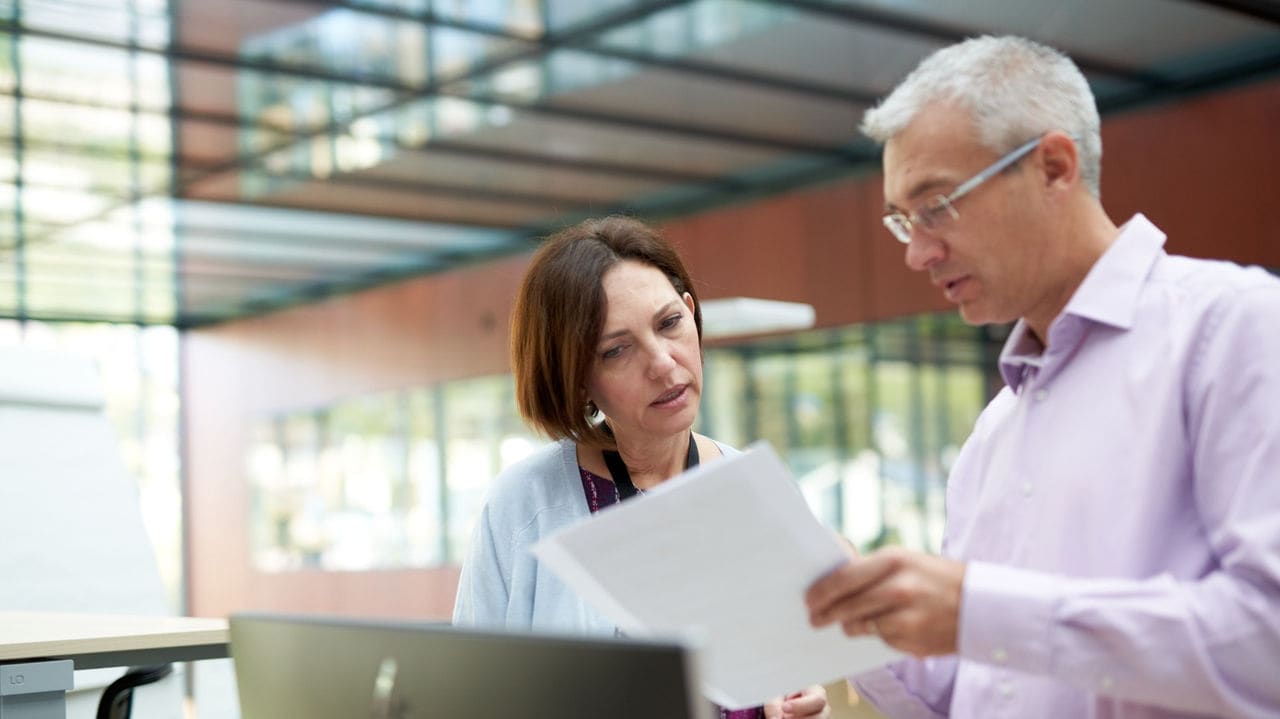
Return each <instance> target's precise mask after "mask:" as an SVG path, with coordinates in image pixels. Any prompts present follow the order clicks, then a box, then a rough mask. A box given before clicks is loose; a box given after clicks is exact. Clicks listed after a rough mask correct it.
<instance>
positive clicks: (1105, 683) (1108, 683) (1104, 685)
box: [1098, 677, 1116, 689]
mask: <svg viewBox="0 0 1280 719" xmlns="http://www.w3.org/2000/svg"><path fill="white" fill-rule="evenodd" d="M1098 684H1099V685H1101V687H1102V688H1103V689H1110V688H1111V687H1113V686H1115V685H1116V683H1115V682H1113V681H1111V677H1103V678H1102V681H1100V682H1098Z"/></svg>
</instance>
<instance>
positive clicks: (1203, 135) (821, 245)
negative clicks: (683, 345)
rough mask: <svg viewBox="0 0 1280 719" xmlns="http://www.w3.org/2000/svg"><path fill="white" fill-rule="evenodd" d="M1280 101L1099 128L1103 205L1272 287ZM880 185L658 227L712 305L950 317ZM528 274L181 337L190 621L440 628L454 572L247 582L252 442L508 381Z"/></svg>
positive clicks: (464, 275) (415, 286) (852, 315)
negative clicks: (350, 410)
mask: <svg viewBox="0 0 1280 719" xmlns="http://www.w3.org/2000/svg"><path fill="white" fill-rule="evenodd" d="M1278 123H1280V81H1272V82H1269V83H1264V84H1258V85H1253V86H1249V87H1244V88H1240V89H1236V90H1233V91H1230V92H1226V93H1221V94H1218V95H1213V96H1206V97H1201V98H1197V99H1194V100H1190V101H1186V102H1182V103H1179V104H1171V105H1165V106H1160V107H1154V108H1148V109H1144V110H1141V111H1136V112H1133V113H1130V114H1126V115H1123V116H1118V117H1114V118H1110V119H1108V121H1107V123H1106V124H1105V126H1104V147H1105V152H1106V155H1105V160H1104V163H1103V166H1104V171H1103V197H1104V204H1105V205H1106V206H1107V208H1108V211H1109V212H1110V214H1111V216H1112V217H1113V218H1114V219H1116V220H1117V221H1123V220H1124V219H1126V218H1127V217H1129V216H1130V215H1131V214H1132V213H1133V212H1134V211H1136V210H1142V211H1143V212H1145V213H1147V214H1148V215H1149V216H1150V217H1151V218H1152V219H1153V220H1154V221H1156V222H1157V223H1158V224H1160V225H1161V226H1162V227H1163V228H1164V229H1165V230H1166V231H1167V232H1168V233H1169V235H1170V241H1169V244H1168V248H1169V250H1170V251H1172V252H1177V253H1183V254H1190V255H1197V256H1206V257H1225V258H1230V259H1234V260H1237V261H1242V262H1259V263H1263V264H1266V265H1269V266H1271V267H1280V213H1277V212H1276V211H1275V209H1274V207H1275V202H1274V198H1275V196H1276V194H1277V191H1280V169H1277V168H1280V132H1277V127H1278ZM880 183H881V178H880V176H879V175H878V174H871V175H866V176H861V177H853V178H848V179H844V180H840V181H835V182H831V183H827V184H824V185H822V186H818V187H811V188H806V189H803V190H800V191H797V192H792V193H788V194H786V195H782V196H778V197H772V198H768V199H765V200H761V201H757V202H753V203H750V204H742V205H738V206H730V207H723V208H718V209H715V210H712V211H709V212H705V213H702V214H700V215H697V216H694V217H689V218H685V219H681V220H678V221H675V222H672V223H670V224H669V225H667V226H666V228H665V229H666V231H667V234H668V236H669V237H670V238H671V239H672V241H673V242H675V243H676V244H677V245H678V246H679V248H680V250H681V252H682V255H683V256H684V257H685V259H686V262H687V263H688V265H689V268H690V271H691V273H692V274H693V276H694V278H695V282H696V283H697V285H698V289H699V292H700V293H701V295H702V296H703V297H704V298H708V299H709V298H713V297H726V296H735V295H751V296H760V297H770V298H775V299H784V300H795V301H801V302H809V303H811V304H813V305H814V307H815V308H816V310H817V318H818V324H819V325H820V326H841V325H846V324H850V323H853V322H862V321H868V320H874V319H886V318H891V317H897V316H903V315H910V314H915V313H918V312H924V311H930V310H939V309H949V308H948V306H947V304H946V303H945V301H944V300H943V298H942V297H941V296H940V294H939V293H938V292H937V291H936V290H935V289H934V288H933V287H931V286H930V285H929V283H928V282H927V281H926V280H925V278H924V277H923V276H919V275H916V274H914V273H911V272H910V271H908V270H907V269H906V267H905V266H904V264H903V247H902V246H901V245H899V244H897V243H896V242H894V241H893V239H892V238H891V237H890V236H889V235H888V233H887V232H886V231H885V230H884V228H883V227H882V226H881V225H880V214H881V206H882V204H883V200H882V195H881V186H880ZM527 262H528V257H527V255H525V256H519V257H513V258H509V259H504V260H501V261H496V262H492V263H488V264H485V265H483V266H477V267H472V268H467V269H464V270H461V271H458V272H452V273H448V274H443V275H433V276H429V277H423V278H419V279H415V280H411V281H407V282H402V283H399V284H396V285H393V286H389V287H382V288H378V289H374V290H369V291H366V292H362V293H359V294H355V295H351V296H347V297H340V298H335V299H331V300H328V301H325V302H322V303H319V304H316V305H312V306H306V307H298V308H294V309H289V310H285V311H281V312H277V313H275V314H272V315H268V316H264V317H259V318H254V319H250V320H244V321H239V322H234V323H229V324H225V325H222V326H218V327H213V328H209V329H203V330H199V331H194V332H189V333H187V334H186V336H185V345H184V371H185V378H186V384H185V392H186V394H185V396H184V402H185V411H186V415H187V417H188V426H187V433H186V442H187V456H186V460H187V461H186V467H187V472H188V485H187V497H188V506H189V512H188V517H187V532H188V536H189V547H190V557H189V565H188V566H189V582H190V596H191V609H192V611H193V612H194V613H197V614H202V615H214V616H218V615H224V614H226V613H228V612H230V611H233V610H237V609H247V608H259V609H280V610H292V611H303V610H306V611H316V612H343V613H352V614H384V615H397V616H418V617H434V618H444V617H446V616H447V615H448V613H449V611H450V607H451V605H452V598H453V592H454V586H455V584H456V581H457V570H456V568H442V569H435V570H422V571H401V572H369V573H338V574H325V573H320V572H303V573H293V574H281V575H263V574H261V573H258V572H255V571H253V570H252V569H251V568H250V567H249V562H248V557H249V550H248V543H247V537H248V528H247V526H246V519H247V509H248V496H247V493H246V488H245V486H244V484H245V480H244V475H245V473H244V461H245V460H244V447H245V433H246V431H247V428H248V427H250V426H251V425H252V423H253V422H254V421H256V420H258V419H260V418H261V417H264V416H266V415H268V414H270V413H275V412H282V411H291V410H296V409H300V408H306V407H314V406H322V405H327V404H330V403H332V402H334V401H336V400H338V399H341V398H345V397H351V396H358V395H361V394H365V393H369V392H375V391H381V390H387V389H394V388H402V387H412V386H422V385H426V384H432V383H436V382H442V381H447V380H452V379H459V378H464V377H471V376H480V375H487V374H494V373H498V372H503V371H506V370H507V357H506V334H507V320H508V313H509V310H510V304H511V300H512V297H513V296H514V293H515V288H516V284H517V282H518V281H519V277H520V274H521V272H522V271H523V269H524V267H525V265H526V264H527Z"/></svg>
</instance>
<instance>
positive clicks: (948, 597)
mask: <svg viewBox="0 0 1280 719" xmlns="http://www.w3.org/2000/svg"><path fill="white" fill-rule="evenodd" d="M964 569H965V565H964V564H963V563H961V562H957V561H954V560H951V559H945V558H943V557H938V556H934V555H932V554H922V553H920V552H913V551H910V550H907V549H902V548H900V547H887V548H884V549H880V550H877V551H875V552H872V553H871V554H868V555H866V556H865V557H862V558H860V559H851V560H850V561H849V562H848V563H846V564H844V565H842V566H841V567H840V568H838V569H836V570H835V571H833V572H831V573H830V574H828V575H827V576H825V577H823V578H822V579H820V580H818V581H817V582H815V583H814V585H813V586H812V587H810V588H809V591H808V592H807V593H806V594H805V603H806V604H807V605H808V607H809V621H810V623H812V624H813V626H815V627H824V626H826V625H828V624H833V623H836V624H840V625H841V626H842V627H843V628H844V633H845V634H847V635H849V636H851V637H853V636H861V635H867V634H879V635H880V638H881V639H883V640H884V641H885V643H886V644H888V645H889V646H891V647H894V648H896V649H900V650H902V651H904V652H907V653H909V654H914V655H916V656H918V657H923V656H929V655H935V654H954V653H955V651H956V637H957V633H958V630H959V621H960V590H961V587H962V585H963V583H964Z"/></svg>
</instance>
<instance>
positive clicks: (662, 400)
mask: <svg viewBox="0 0 1280 719" xmlns="http://www.w3.org/2000/svg"><path fill="white" fill-rule="evenodd" d="M688 389H689V385H687V384H682V385H680V386H679V387H676V388H674V389H672V390H671V391H669V392H667V393H665V394H663V395H662V396H660V397H658V398H657V399H655V400H654V401H653V403H652V404H653V405H654V406H656V407H661V406H664V405H669V404H674V403H675V402H677V401H678V400H680V398H682V397H684V395H685V392H686V391H687V390H688Z"/></svg>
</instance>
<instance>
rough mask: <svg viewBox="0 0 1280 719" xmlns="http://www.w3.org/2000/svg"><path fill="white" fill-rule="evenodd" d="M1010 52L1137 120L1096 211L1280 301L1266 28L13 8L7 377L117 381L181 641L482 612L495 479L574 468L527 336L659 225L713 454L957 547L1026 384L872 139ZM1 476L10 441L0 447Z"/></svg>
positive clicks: (0, 159) (1125, 8)
mask: <svg viewBox="0 0 1280 719" xmlns="http://www.w3.org/2000/svg"><path fill="white" fill-rule="evenodd" d="M982 33H1016V34H1021V35H1025V36H1028V37H1031V38H1034V39H1037V40H1041V41H1043V42H1046V43H1049V44H1051V45H1054V46H1056V47H1059V48H1061V49H1063V50H1065V51H1067V52H1068V53H1070V54H1071V55H1072V57H1073V58H1074V59H1076V61H1077V62H1078V64H1079V65H1080V67H1081V68H1082V69H1083V70H1084V71H1085V73H1086V75H1087V76H1088V78H1089V80H1090V82H1091V84H1092V85H1093V88H1094V91H1095V94H1096V95H1097V98H1098V102H1099V107H1100V109H1101V110H1102V112H1103V119H1104V125H1103V139H1104V147H1105V149H1106V155H1105V158H1106V159H1105V162H1104V173H1103V183H1102V186H1103V200H1104V204H1105V205H1106V206H1107V208H1108V210H1109V212H1110V214H1111V215H1112V218H1113V219H1115V220H1117V221H1123V220H1124V219H1127V218H1128V217H1129V216H1130V215H1131V214H1132V213H1133V212H1135V211H1142V212H1144V213H1146V214H1147V215H1148V216H1150V217H1151V218H1152V219H1153V220H1154V221H1155V222H1156V223H1157V224H1158V225H1160V226H1161V227H1162V228H1163V229H1165V230H1166V231H1167V232H1168V233H1169V235H1170V240H1169V243H1168V245H1167V248H1168V249H1169V250H1170V251H1171V252H1175V253H1181V254H1190V255H1197V256H1205V257H1220V258H1226V259H1231V260H1235V261H1238V262H1243V263H1250V264H1261V265H1263V266H1266V267H1269V268H1272V269H1274V268H1280V243H1277V240H1276V238H1277V237H1280V219H1278V217H1277V215H1276V213H1275V212H1274V210H1273V209H1272V208H1271V205H1272V202H1273V200H1274V197H1275V193H1276V190H1277V189H1280V177H1278V175H1277V173H1278V171H1277V169H1276V168H1277V167H1280V132H1277V127H1280V79H1278V75H1280V73H1278V71H1280V7H1277V6H1276V5H1275V4H1274V3H1271V2H1266V1H1265V0H1126V2H1123V3H1118V2H1112V1H1110V0H1078V1H1076V0H1068V1H1066V2H1063V1H1061V0H1032V1H1029V2H1021V3H1017V4H1013V5H1011V4H1010V3H1007V2H1002V1H1001V0H955V1H953V2H945V3H938V2H926V1H924V0H790V1H787V2H782V1H776V2H771V1H766V0H660V1H654V0H648V1H641V0H0V135H3V138H2V140H0V141H2V142H3V149H2V150H0V346H2V345H26V346H34V347H45V348H58V349H65V350H69V351H75V352H78V353H83V354H89V355H92V356H94V357H95V358H97V360H98V363H99V366H100V368H101V372H102V376H103V381H104V385H105V388H106V392H107V411H108V414H109V416H110V419H111V420H112V422H113V424H114V426H115V429H116V431H117V433H118V435H119V437H120V441H121V451H122V454H123V459H124V461H125V463H126V465H127V467H128V469H129V470H130V471H131V473H132V474H133V476H134V477H136V479H137V482H138V487H139V492H140V497H141V500H142V504H143V513H144V518H145V521H146V523H147V530H148V532H149V535H150V537H151V540H152V542H153V545H154V547H155V551H156V554H157V557H158V560H159V562H160V565H161V570H162V574H163V576H164V579H165V582H166V586H167V589H168V592H169V595H170V596H169V601H170V603H171V606H172V607H173V609H174V611H175V612H181V613H189V614H197V615H209V616H224V615H226V614H227V613H229V612H231V611H235V610H241V609H282V610H289V611H316V612H337V613H346V614H383V615H386V614H390V615H396V616H414V617H425V618H433V619H442V618H446V617H448V615H449V613H450V611H451V607H452V600H453V593H454V587H455V585H456V579H457V571H458V562H459V560H460V558H461V557H462V556H463V555H464V553H465V550H466V545H467V542H468V540H469V536H470V528H471V525H472V522H473V520H474V518H475V516H476V512H477V510H478V508H479V506H480V504H481V502H482V501H483V499H484V495H485V492H486V490H487V486H488V483H489V481H490V480H491V479H492V478H493V477H494V475H495V474H496V473H497V472H498V471H500V470H501V469H502V468H503V467H504V466H506V465H508V464H510V463H512V462H514V461H517V460H519V459H520V458H521V457H523V456H525V455H526V454H527V453H528V452H530V451H531V450H532V449H534V448H535V447H537V446H538V445H539V444H540V443H541V442H543V441H544V440H543V439H541V438H539V437H537V436H535V435H533V434H532V433H531V432H530V430H529V429H528V428H527V427H526V426H525V425H524V424H523V423H522V422H521V420H520V419H519V417H518V416H517V414H516V412H515V408H514V403H513V400H512V391H513V388H512V380H511V376H510V373H509V368H508V365H507V356H506V344H505V342H506V334H507V321H508V320H507V318H508V313H509V311H510V307H511V299H512V296H513V295H514V292H515V288H516V283H517V282H518V279H519V277H520V275H521V273H522V271H523V268H524V266H525V264H526V263H527V261H528V257H529V253H530V252H531V251H532V250H533V248H535V247H536V245H537V243H538V241H539V238H541V237H543V236H545V235H546V234H547V233H549V232H551V231H553V230H554V229H557V228H559V227H562V226H564V225H566V224H569V223H572V222H574V221H576V220H578V219H581V218H583V217H587V216H594V215H601V214H605V213H612V212H624V213H630V214H634V215H637V216H639V217H641V218H642V219H645V220H648V221H651V222H654V223H657V224H659V225H661V226H662V227H663V229H664V231H665V232H666V234H667V235H668V237H669V238H670V239H672V240H673V241H674V242H675V243H676V244H677V245H678V247H679V249H680V250H681V252H682V254H683V256H684V257H685V259H686V261H687V263H688V265H689V267H690V269H691V271H692V274H693V276H694V278H695V282H696V283H697V285H698V289H699V292H700V293H701V294H702V296H703V297H704V299H707V300H717V299H724V298H731V297H740V296H745V297H755V298H764V299H770V300H784V301H789V302H796V303H803V304H807V305H809V306H811V307H812V308H813V311H814V320H813V321H812V322H811V323H808V324H807V326H804V327H800V328H794V329H785V330H780V329H778V328H776V327H774V328H770V329H769V330H768V331H765V332H763V333H762V332H758V331H755V330H752V329H751V327H750V326H746V327H741V326H737V327H734V328H729V327H726V328H724V331H723V332H718V331H717V329H718V328H716V327H712V326H709V327H708V330H709V336H710V335H712V334H713V335H717V336H714V337H710V339H709V341H708V343H707V349H706V391H705V396H704V399H703V406H702V412H701V418H700V427H699V429H700V431H703V432H705V433H707V434H710V435H712V436H715V437H717V438H719V439H722V440H724V441H727V442H729V443H730V444H734V445H738V446H745V445H746V444H748V443H750V442H752V441H755V440H757V439H767V440H769V441H770V442H772V443H773V445H774V446H775V448H777V450H778V451H779V453H780V454H781V455H782V456H783V457H784V459H785V460H786V461H787V463H788V464H789V466H790V467H791V469H792V471H793V472H794V473H795V476H796V479H797V481H798V482H799V483H800V485H801V487H802V489H803V490H804V494H805V496H806V498H807V499H808V500H809V502H810V504H811V506H812V508H813V510H814V512H815V513H816V514H817V516H818V517H819V518H820V519H821V520H822V521H823V522H824V523H826V524H828V525H829V526H831V527H833V528H836V529H838V530H840V531H842V532H843V533H845V534H846V535H847V536H849V537H850V538H851V539H852V540H853V541H854V542H855V543H857V544H858V545H859V546H861V547H864V548H868V547H873V546H878V545H880V544H884V543H901V544H905V545H908V546H911V547H918V548H927V549H934V550H936V549H938V548H939V542H940V539H941V530H942V518H943V511H944V492H945V478H946V475H947V471H948V468H949V467H950V465H951V463H952V461H953V460H954V458H955V456H956V452H957V450H958V447H959V446H960V444H961V443H962V442H963V440H964V438H965V437H966V435H967V434H968V432H969V430H970V428H971V426H972V423H973V420H974V418H975V417H976V415H977V413H978V411H979V410H980V409H981V407H982V406H983V405H984V403H985V402H986V400H987V399H988V398H989V397H990V396H991V395H993V394H994V392H995V391H997V390H998V389H999V388H1000V386H1001V382H1000V380H999V377H998V375H996V374H995V356H996V354H997V353H998V351H999V348H1000V345H1001V342H1002V341H1003V339H1004V337H1005V335H1006V333H1007V330H1008V328H1006V327H985V328H973V327H967V326H965V325H964V324H963V323H961V322H960V321H959V320H958V318H957V317H956V316H955V314H954V312H953V311H952V310H951V309H950V308H949V307H948V306H946V304H945V303H944V302H943V301H942V299H941V298H940V297H939V296H938V294H937V293H936V291H935V290H934V289H933V288H931V287H930V286H929V285H928V283H927V281H925V280H924V279H923V278H920V277H914V276H912V275H911V273H909V272H908V271H907V270H906V269H905V267H903V264H902V256H901V255H902V248H901V246H900V245H897V244H896V243H895V242H894V240H893V239H892V238H891V237H890V236H889V235H888V233H887V232H885V231H884V229H883V228H882V227H881V226H880V221H879V216H880V213H881V205H882V197H881V189H880V176H879V174H878V173H879V155H878V150H877V149H876V148H875V147H873V146H871V145H870V144H869V143H867V142H866V141H864V140H862V139H861V138H860V137H859V135H858V133H857V130H856V127H857V123H858V121H859V118H860V117H861V114H862V112H863V111H864V110H865V109H867V108H868V107H869V106H871V105H872V104H874V103H875V102H876V101H877V99H878V98H880V97H881V96H882V95H883V94H884V93H885V92H887V91H888V90H889V89H890V88H891V87H892V86H893V85H894V84H895V83H897V82H898V81H899V80H900V79H901V78H902V77H903V76H904V75H905V74H906V73H907V72H908V71H909V70H910V69H911V68H912V67H913V66H914V65H915V64H916V63H917V62H918V61H919V60H920V59H921V58H922V57H923V56H924V55H926V54H928V53H929V52H931V51H933V50H934V49H937V48H938V47H941V46H943V45H946V44H949V43H951V42H954V41H956V40H959V39H961V38H964V37H967V36H970V35H975V34H982ZM0 441H3V438H0Z"/></svg>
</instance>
